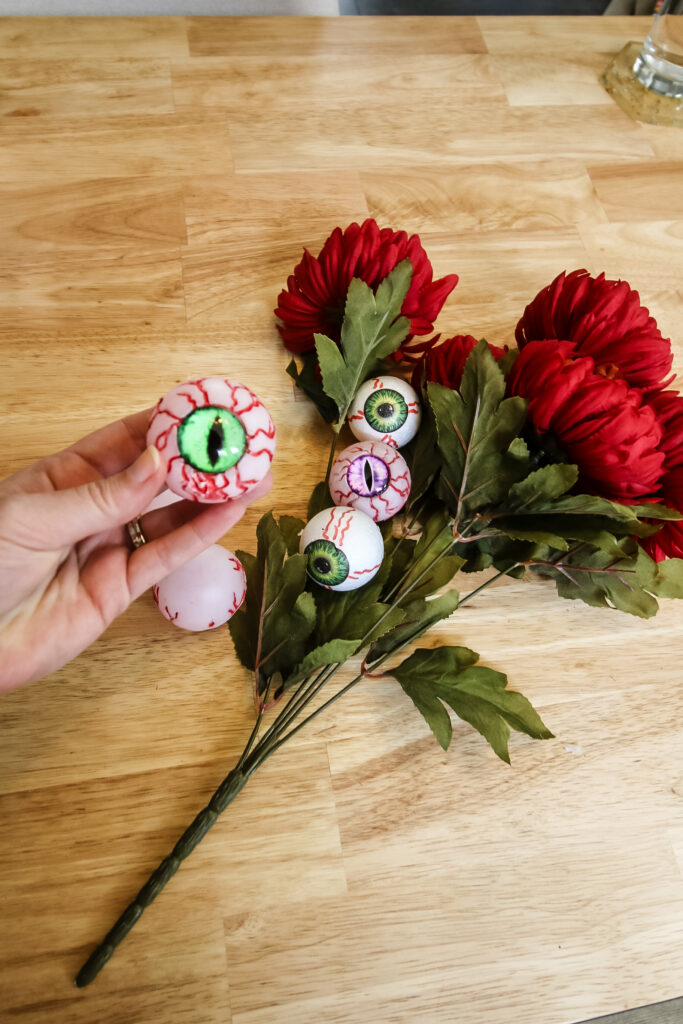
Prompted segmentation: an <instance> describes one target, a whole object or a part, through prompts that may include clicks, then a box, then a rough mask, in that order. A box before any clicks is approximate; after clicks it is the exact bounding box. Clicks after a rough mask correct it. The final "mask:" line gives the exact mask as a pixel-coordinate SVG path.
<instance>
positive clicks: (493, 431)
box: [427, 342, 526, 525]
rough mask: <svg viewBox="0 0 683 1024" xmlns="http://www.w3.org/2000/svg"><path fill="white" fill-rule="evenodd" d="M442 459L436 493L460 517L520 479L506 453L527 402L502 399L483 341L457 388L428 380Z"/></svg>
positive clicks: (500, 382)
mask: <svg viewBox="0 0 683 1024" xmlns="http://www.w3.org/2000/svg"><path fill="white" fill-rule="evenodd" d="M427 393H428V397H429V402H430V405H431V407H432V410H433V412H434V417H435V420H436V429H437V438H438V445H439V450H440V452H441V455H442V458H443V466H442V469H441V486H440V487H439V489H438V493H439V494H440V495H441V496H442V497H443V498H444V499H446V500H448V504H449V507H450V509H451V512H452V513H453V514H455V515H456V516H460V523H459V524H460V525H461V523H462V516H463V515H466V514H468V513H471V512H474V511H476V510H478V509H481V508H484V507H485V506H487V505H490V504H492V503H495V502H498V501H501V500H502V499H503V498H504V497H505V495H506V494H507V492H508V490H509V488H510V486H511V484H512V483H514V482H515V481H516V480H517V479H518V478H519V473H520V471H522V472H523V471H524V469H523V468H522V467H520V465H519V458H518V456H513V455H511V454H510V453H509V452H508V448H509V447H510V445H511V443H512V442H513V441H514V440H515V438H517V437H518V436H519V433H520V431H521V430H522V427H523V426H524V421H525V416H526V403H525V401H524V400H523V399H521V398H505V397H504V395H505V380H504V378H503V374H502V373H501V371H500V369H499V367H498V366H497V364H496V361H495V359H494V358H493V356H492V355H491V352H490V350H489V348H488V346H487V345H486V343H485V342H479V344H478V345H477V346H476V348H474V349H473V350H472V352H471V353H470V355H469V357H468V359H467V363H466V364H465V371H464V373H463V378H462V384H461V387H460V393H458V392H457V391H452V390H451V389H450V388H445V387H443V386H442V385H440V384H435V383H430V384H428V385H427Z"/></svg>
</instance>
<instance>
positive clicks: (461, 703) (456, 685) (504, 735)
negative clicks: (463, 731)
mask: <svg viewBox="0 0 683 1024" xmlns="http://www.w3.org/2000/svg"><path fill="white" fill-rule="evenodd" d="M463 655H464V656H463ZM477 660H478V655H476V654H475V653H474V652H473V651H469V650H467V649H466V648H461V647H437V648H434V649H433V650H418V651H415V652H413V654H411V655H410V657H409V658H407V659H406V660H405V661H404V662H402V663H401V664H400V665H399V666H398V667H397V668H394V669H392V670H391V674H392V675H393V676H395V678H396V679H397V680H398V682H399V683H400V685H401V687H402V688H403V690H404V691H405V693H406V694H407V695H408V696H409V697H410V699H411V700H412V701H413V703H414V704H415V705H416V707H417V708H418V710H419V711H420V712H421V713H422V715H423V716H424V718H425V719H426V721H427V723H428V725H429V726H430V728H431V729H432V731H433V732H434V735H435V736H436V738H437V739H438V741H439V743H440V744H441V746H442V747H443V748H444V749H446V748H447V747H448V745H449V743H450V739H451V731H452V730H451V725H450V720H449V721H448V725H447V724H446V719H447V718H448V714H447V713H446V712H445V709H444V708H443V704H441V703H440V702H443V703H445V704H448V705H449V707H451V708H452V709H453V711H455V713H456V715H458V717H459V718H462V719H463V720H464V721H466V722H469V723H470V725H472V726H474V728H475V729H476V730H477V731H478V732H480V733H481V735H482V736H483V737H484V739H486V740H487V741H488V742H489V743H490V745H491V747H492V748H493V750H494V751H495V752H496V754H497V755H498V756H499V757H500V758H502V760H504V761H507V762H508V763H509V760H510V756H509V753H508V737H509V735H510V727H512V728H513V729H515V730H516V731H517V732H523V733H526V734H527V735H528V736H532V737H533V738H534V739H551V738H552V733H551V732H549V730H548V729H547V728H546V726H545V725H544V724H543V721H542V720H541V718H540V716H539V715H538V713H537V712H536V711H535V710H534V708H533V707H532V706H531V704H530V703H529V701H528V700H527V699H526V697H524V696H523V695H522V694H521V693H516V692H515V691H513V690H508V689H507V678H506V676H504V675H503V674H502V673H501V672H496V671H494V670H493V669H490V668H486V667H484V666H480V665H476V664H475V662H476V661H477ZM444 714H445V718H444Z"/></svg>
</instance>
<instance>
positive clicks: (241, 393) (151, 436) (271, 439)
mask: <svg viewBox="0 0 683 1024" xmlns="http://www.w3.org/2000/svg"><path fill="white" fill-rule="evenodd" d="M147 444H148V445H149V444H155V445H156V446H157V448H158V449H159V451H160V452H161V454H162V455H163V456H164V458H165V459H166V484H167V486H168V488H169V489H170V490H171V491H174V492H175V493H176V494H179V495H180V496H181V497H183V498H189V499H190V500H191V501H202V502H218V501H229V500H230V499H231V498H239V497H241V496H242V495H243V494H247V493H248V492H249V491H250V490H252V488H253V487H255V486H256V484H258V483H259V482H260V481H261V480H262V479H263V478H264V476H265V475H266V473H267V472H268V470H269V469H270V464H271V462H272V461H273V454H274V452H275V427H274V426H273V421H272V420H271V418H270V416H269V415H268V411H267V410H266V408H265V406H264V405H263V404H262V403H261V402H260V401H259V399H258V398H257V397H256V395H255V394H254V393H253V391H250V390H249V388H247V387H245V386H244V384H237V383H236V382H235V381H231V380H225V379H224V378H223V377H204V378H202V379H201V380H193V381H189V382H188V383H187V384H179V385H178V387H176V388H173V390H172V391H169V392H168V394H166V395H164V397H163V398H162V399H160V400H159V403H158V405H157V407H156V409H155V410H154V415H153V416H152V420H151V422H150V425H149V429H148V431H147Z"/></svg>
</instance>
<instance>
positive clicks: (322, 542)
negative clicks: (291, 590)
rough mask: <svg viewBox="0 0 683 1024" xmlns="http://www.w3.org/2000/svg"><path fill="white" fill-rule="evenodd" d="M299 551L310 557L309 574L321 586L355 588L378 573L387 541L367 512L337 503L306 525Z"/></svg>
mask: <svg viewBox="0 0 683 1024" xmlns="http://www.w3.org/2000/svg"><path fill="white" fill-rule="evenodd" d="M299 551H300V552H301V553H302V554H304V555H306V557H307V559H308V565H307V571H308V575H309V576H310V577H311V579H312V580H315V582H316V583H318V584H320V586H321V587H325V589H326V590H356V589H357V588H358V587H362V586H364V584H366V583H368V582H369V581H370V580H371V579H372V577H373V576H375V574H376V573H377V570H378V569H379V567H380V565H381V564H382V559H383V558H384V542H383V540H382V534H381V533H380V530H379V527H378V526H376V525H375V523H373V521H372V519H369V518H368V516H366V515H365V513H364V512H359V511H357V509H355V508H350V507H349V506H347V505H336V506H335V507H334V508H327V509H325V510H324V512H319V513H318V515H317V516H313V518H312V519H311V520H310V522H308V523H307V524H306V526H305V527H304V529H303V530H302V531H301V541H300V544H299Z"/></svg>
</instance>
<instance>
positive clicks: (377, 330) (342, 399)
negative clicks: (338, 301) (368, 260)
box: [315, 260, 413, 427]
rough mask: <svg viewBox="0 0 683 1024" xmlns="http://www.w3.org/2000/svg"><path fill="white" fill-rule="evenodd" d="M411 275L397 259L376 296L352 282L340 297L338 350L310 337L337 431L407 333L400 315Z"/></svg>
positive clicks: (407, 326)
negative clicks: (366, 383)
mask: <svg viewBox="0 0 683 1024" xmlns="http://www.w3.org/2000/svg"><path fill="white" fill-rule="evenodd" d="M412 272H413V271H412V265H411V263H410V260H403V261H402V262H401V263H399V264H398V265H397V266H396V267H394V269H393V270H392V271H391V273H390V274H389V275H388V276H387V277H386V278H385V279H384V280H383V281H382V283H381V284H380V285H379V287H378V289H377V294H375V293H374V292H373V291H372V288H370V287H369V285H367V284H366V283H365V282H364V281H361V280H360V278H354V279H353V280H352V281H351V284H350V285H349V290H348V292H347V296H346V305H345V308H344V320H343V323H342V329H341V341H340V345H339V347H337V345H336V344H335V343H334V342H333V341H332V340H331V339H330V338H327V337H326V336H325V335H323V334H316V336H315V345H316V353H317V357H318V362H319V364H320V370H321V373H322V379H323V388H324V391H325V393H326V394H327V395H328V396H329V397H330V398H331V399H332V400H333V401H334V403H335V405H336V406H337V420H338V424H339V427H341V424H342V423H343V422H344V420H345V418H346V414H347V412H348V410H349V407H350V405H351V402H352V401H353V398H354V396H355V394H356V392H357V391H358V388H359V387H360V385H361V384H362V383H363V381H364V380H365V379H366V378H367V377H369V376H370V375H371V374H372V372H373V370H374V369H375V368H376V367H377V366H378V364H379V362H380V361H381V360H382V359H384V358H385V357H386V356H388V355H391V353H392V352H395V351H396V349H397V348H398V347H399V345H400V344H401V342H402V341H404V339H405V338H406V337H407V335H408V332H409V331H410V321H409V320H408V319H407V318H406V317H404V316H401V315H400V313H401V306H402V305H403V301H404V299H405V297H406V295H407V294H408V289H409V287H410V280H411V277H412Z"/></svg>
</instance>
